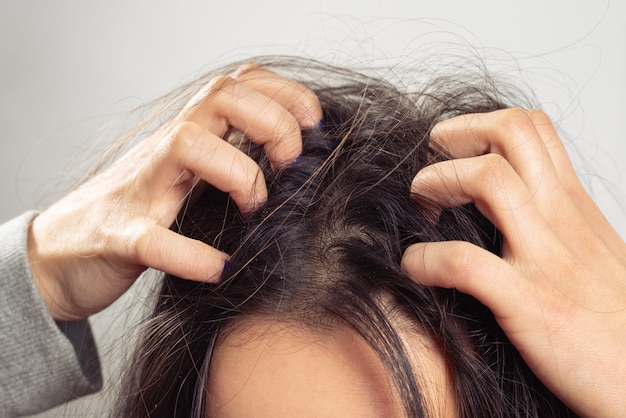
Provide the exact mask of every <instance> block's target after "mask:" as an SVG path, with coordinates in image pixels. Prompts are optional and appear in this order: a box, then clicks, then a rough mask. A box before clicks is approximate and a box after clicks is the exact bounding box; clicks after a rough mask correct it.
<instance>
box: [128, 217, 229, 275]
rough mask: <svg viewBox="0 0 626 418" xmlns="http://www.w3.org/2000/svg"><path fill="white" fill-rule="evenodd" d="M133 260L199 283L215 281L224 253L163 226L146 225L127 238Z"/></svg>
mask: <svg viewBox="0 0 626 418" xmlns="http://www.w3.org/2000/svg"><path fill="white" fill-rule="evenodd" d="M130 243H131V245H133V247H134V254H135V256H136V260H134V261H135V262H136V263H138V264H141V265H143V266H146V267H151V268H154V269H156V270H160V271H163V272H165V273H168V274H172V275H174V276H178V277H181V278H184V279H188V280H194V281H199V282H213V283H214V282H217V281H219V280H220V278H221V274H222V271H223V269H224V263H226V261H227V260H228V255H226V254H225V253H223V252H221V251H218V250H216V249H215V248H213V247H210V246H208V245H206V244H204V243H203V242H200V241H197V240H193V239H191V238H186V237H184V236H182V235H179V234H177V233H176V232H174V231H171V230H169V229H167V228H163V227H160V226H157V225H149V226H147V227H145V228H143V229H142V230H141V232H140V233H138V234H137V236H136V237H135V239H133V240H131V241H130Z"/></svg>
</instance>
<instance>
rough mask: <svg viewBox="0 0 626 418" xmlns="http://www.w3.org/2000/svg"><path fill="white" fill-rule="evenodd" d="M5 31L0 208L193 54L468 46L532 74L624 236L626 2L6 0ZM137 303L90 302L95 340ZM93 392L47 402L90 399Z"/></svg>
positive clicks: (189, 74) (34, 187) (347, 54)
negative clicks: (95, 311)
mask: <svg viewBox="0 0 626 418" xmlns="http://www.w3.org/2000/svg"><path fill="white" fill-rule="evenodd" d="M0 34H1V36H0V57H1V65H0V128H1V131H0V132H1V134H0V141H1V142H0V143H1V148H0V149H1V152H0V191H1V193H2V196H3V198H2V200H1V202H2V203H1V204H0V222H1V221H4V220H7V219H9V218H11V217H13V216H15V215H17V214H19V213H21V212H22V211H24V210H26V209H28V208H35V207H38V208H41V207H44V206H45V205H46V204H47V203H49V202H50V201H52V200H53V199H54V198H55V197H56V196H58V195H59V193H62V191H63V190H64V188H66V187H67V186H68V185H70V184H71V183H70V180H71V179H72V178H74V177H75V174H74V171H73V170H74V168H75V166H76V165H77V162H78V161H80V160H81V158H82V157H81V155H83V152H84V151H85V150H87V149H88V148H89V147H90V144H92V143H93V141H94V139H95V138H96V137H98V136H99V134H98V129H99V127H100V126H102V125H104V124H106V123H107V122H109V121H110V120H111V119H113V117H114V116H116V115H119V114H120V113H123V112H125V111H128V110H129V109H132V108H134V107H135V106H138V105H140V104H142V103H144V102H146V101H148V100H150V99H152V98H155V97H156V96H158V95H159V94H162V93H165V92H167V91H168V90H170V89H172V88H174V87H176V86H177V85H179V84H181V83H182V82H183V81H187V80H190V79H191V78H193V76H194V75H198V74H200V73H201V70H202V69H203V68H211V67H214V66H215V65H217V64H223V63H226V62H229V61H232V60H233V59H240V58H244V57H246V56H251V55H258V54H268V53H289V54H300V55H307V56H312V57H315V58H319V59H323V60H330V61H333V62H334V63H337V64H341V63H342V62H348V61H358V62H361V63H367V62H377V63H380V62H382V61H380V60H388V61H389V62H397V61H401V62H407V57H410V59H414V60H418V59H419V58H420V54H421V55H422V56H425V57H426V56H427V57H428V59H431V60H432V59H433V54H436V53H437V52H450V53H462V52H463V51H466V52H467V53H469V54H470V55H475V56H477V57H478V58H480V59H484V60H485V61H486V62H487V64H488V65H489V67H491V68H494V69H498V70H501V69H505V70H506V69H508V70H510V73H511V74H512V76H513V77H520V78H521V79H522V81H524V82H525V83H527V84H530V85H532V86H533V87H534V89H535V92H536V94H537V96H538V97H539V99H540V102H541V103H542V105H543V106H544V108H545V109H546V110H547V111H548V112H549V113H550V115H551V116H552V117H553V118H554V120H555V121H556V122H557V123H558V125H559V126H560V128H561V129H562V130H563V131H564V132H565V133H566V134H567V135H566V137H567V138H568V146H569V147H570V149H571V150H572V152H573V153H575V154H576V155H577V157H576V158H575V161H576V164H577V166H578V169H579V173H580V174H581V176H582V177H583V179H584V181H585V183H586V184H587V185H588V186H589V188H590V190H591V191H592V193H593V195H594V197H595V198H596V199H597V201H598V202H599V204H600V206H601V208H602V209H603V211H604V212H605V214H606V215H607V216H608V217H609V219H610V220H611V222H612V223H613V224H614V225H615V227H616V228H617V230H618V231H619V232H620V234H621V235H622V236H623V237H626V219H624V216H623V212H624V211H623V209H622V208H623V207H624V193H625V191H626V186H624V185H623V181H624V175H625V172H626V169H624V162H623V159H624V156H625V155H626V135H625V134H626V132H625V128H624V121H625V119H626V104H625V103H626V82H625V76H626V2H621V1H614V2H608V1H606V0H605V1H594V2H591V1H583V0H577V1H565V0H560V1H551V2H550V1H547V0H526V1H501V0H499V1H467V0H456V1H455V0H448V1H439V0H437V1H432V0H431V1H429V2H425V1H417V0H412V1H390V0H378V1H375V0H369V1H368V0H359V1H356V0H355V1H349V0H348V1H341V0H311V1H307V2H301V1H294V0H286V1H268V0H265V1H219V2H214V1H210V2H209V1H204V2H202V1H176V2H174V1H163V0H160V1H154V0H153V1H148V0H144V1H120V0H115V1H107V2H96V1H91V2H89V1H79V0H75V1H70V0H56V1H44V0H38V1H29V0H22V1H18V0H15V1H7V0H3V1H2V2H1V3H0ZM408 62H410V60H408ZM116 120H117V121H118V123H120V122H119V121H120V120H121V121H123V120H124V119H123V117H122V118H121V119H120V117H119V116H116ZM77 221H78V220H77ZM136 303H137V299H136V298H135V299H134V300H128V298H126V300H125V301H122V302H121V304H118V305H119V306H122V308H119V306H118V308H115V307H114V309H112V310H110V311H108V312H105V313H104V314H102V315H100V316H99V317H98V318H96V321H95V323H96V332H97V334H98V335H97V337H98V339H99V340H100V341H101V342H102V343H103V348H102V351H103V353H104V354H105V355H106V356H109V357H116V355H115V354H112V353H113V351H111V349H109V348H108V346H106V344H105V342H108V341H109V340H111V338H112V337H111V336H112V335H116V332H117V328H119V327H121V325H119V316H118V314H117V312H119V311H120V310H121V311H122V312H127V309H128V307H129V306H131V305H134V304H136ZM116 309H117V310H116ZM125 315H127V313H126V314H125ZM116 321H117V322H116ZM122 322H123V325H126V324H127V321H126V320H124V321H122ZM118 325H119V327H118ZM107 333H108V334H107ZM96 400H97V398H96ZM93 402H95V400H93V399H90V400H88V401H87V402H82V403H79V404H74V405H71V406H65V407H62V408H60V409H57V410H56V411H53V412H50V413H48V414H46V415H45V416H85V415H98V414H99V412H102V408H104V407H103V406H94V405H96V404H92V403H93ZM89 404H91V406H89ZM85 408H87V409H85ZM86 411H87V412H86Z"/></svg>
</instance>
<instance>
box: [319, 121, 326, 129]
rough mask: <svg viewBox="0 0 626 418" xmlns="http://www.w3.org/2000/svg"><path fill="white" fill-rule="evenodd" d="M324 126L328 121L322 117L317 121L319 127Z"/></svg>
mask: <svg viewBox="0 0 626 418" xmlns="http://www.w3.org/2000/svg"><path fill="white" fill-rule="evenodd" d="M324 126H326V122H324V119H320V121H319V122H317V127H318V128H323V127H324Z"/></svg>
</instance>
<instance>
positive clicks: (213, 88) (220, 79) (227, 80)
mask: <svg viewBox="0 0 626 418" xmlns="http://www.w3.org/2000/svg"><path fill="white" fill-rule="evenodd" d="M234 83H236V80H235V79H234V78H233V77H231V76H229V75H226V74H220V75H218V76H215V77H213V78H212V79H211V81H209V84H208V86H207V88H206V94H205V96H208V95H210V94H215V93H216V92H219V91H221V90H224V89H225V88H227V87H229V86H232V85H233V84H234Z"/></svg>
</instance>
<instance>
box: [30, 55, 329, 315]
mask: <svg viewBox="0 0 626 418" xmlns="http://www.w3.org/2000/svg"><path fill="white" fill-rule="evenodd" d="M321 117H322V113H321V108H320V105H319V102H318V100H317V97H316V96H315V94H314V93H313V92H312V91H311V90H309V89H308V88H306V87H305V86H304V85H302V84H300V83H297V82H295V81H293V80H289V79H286V78H284V77H281V76H279V75H277V74H274V73H272V72H270V71H268V70H266V69H264V68H262V67H259V66H256V65H253V64H250V65H246V66H244V67H242V68H240V69H239V70H238V71H237V72H236V73H235V74H233V75H230V76H226V75H225V76H219V77H217V78H215V79H213V80H212V81H211V82H210V83H209V84H208V85H206V86H205V87H204V88H203V89H201V91H199V92H198V93H197V94H196V95H195V96H194V97H193V98H192V99H191V101H190V102H189V103H188V104H187V105H186V106H185V108H184V109H183V110H182V111H181V112H180V114H178V115H177V116H176V117H175V118H174V119H173V120H172V121H170V122H168V123H167V124H166V125H164V126H163V127H161V129H159V130H158V131H157V132H156V133H155V134H153V135H152V136H150V137H149V138H147V139H145V140H144V141H142V142H141V143H140V144H138V145H137V146H136V147H134V148H133V149H131V150H130V151H129V152H128V153H127V154H126V155H124V156H123V157H122V158H121V159H119V160H118V161H116V162H115V163H114V164H113V165H112V166H111V167H109V168H108V169H107V170H106V171H104V172H102V173H100V174H99V175H97V176H95V177H93V178H92V179H90V180H89V181H87V182H86V183H84V184H83V185H81V186H80V187H79V188H77V189H76V190H74V191H72V192H71V193H69V194H68V195H67V196H65V197H63V198H62V199H60V200H59V201H57V202H56V203H55V204H53V205H52V206H51V207H50V208H48V209H47V210H45V211H44V212H43V213H41V214H40V215H39V216H38V217H37V218H35V220H34V221H33V223H32V225H31V227H30V230H29V238H28V258H29V261H30V265H31V268H32V271H33V276H34V280H35V283H36V285H37V288H38V290H39V292H40V293H41V296H42V298H43V301H44V303H45V304H46V306H47V308H48V310H49V311H50V313H51V314H52V316H53V318H54V319H56V320H60V321H72V320H79V319H82V318H85V317H87V316H88V315H91V314H93V313H95V312H98V311H100V310H102V309H104V308H105V307H107V306H108V305H110V304H111V303H113V301H115V300H116V299H117V298H118V297H119V296H121V295H122V293H124V292H125V291H126V290H127V289H128V288H129V287H130V286H131V285H132V283H133V282H134V281H135V280H136V279H137V277H138V276H139V275H140V274H141V273H142V272H143V271H144V270H145V269H146V268H147V267H151V268H155V269H157V270H161V271H164V272H167V273H170V274H173V275H177V276H180V277H183V278H186V279H190V280H196V281H217V280H219V278H220V274H221V272H222V269H223V266H224V263H225V261H226V260H227V258H228V255H226V254H224V253H222V252H221V251H218V250H216V249H215V248H212V247H210V246H209V245H206V244H204V243H202V242H200V241H196V240H192V239H189V238H186V237H183V236H182V235H179V234H177V233H176V232H174V231H171V230H170V229H169V227H170V225H172V223H173V222H174V220H175V218H176V216H177V214H178V212H179V211H180V210H181V208H182V205H183V203H184V202H185V199H186V198H187V196H189V193H190V192H191V190H192V188H193V187H194V185H195V184H197V182H198V181H199V180H204V181H205V182H207V183H209V184H211V185H213V186H215V187H217V188H218V189H220V190H222V191H224V192H228V193H230V195H231V197H232V198H233V200H234V201H235V202H236V203H237V205H238V207H239V209H240V210H241V211H242V212H244V213H246V212H249V211H252V210H254V209H256V208H257V207H258V206H259V205H261V204H263V203H264V202H265V200H266V199H267V188H266V185H265V180H264V178H263V174H262V173H261V171H260V168H259V167H258V165H257V164H256V163H255V162H254V161H253V160H252V159H250V158H249V157H248V156H247V155H245V154H244V153H243V152H241V151H240V150H238V149H237V148H235V147H234V146H232V145H231V144H229V143H228V142H226V141H224V139H223V136H224V135H225V134H226V133H227V131H228V130H229V129H230V128H234V129H237V130H239V131H241V132H245V134H246V136H247V137H248V138H250V139H251V140H252V141H254V142H255V143H258V144H261V145H263V146H264V149H265V151H266V153H267V155H268V158H269V159H270V162H271V164H272V166H273V167H275V168H276V167H281V166H284V165H288V164H291V163H292V162H293V161H294V160H295V159H296V158H297V157H298V156H299V155H300V152H301V150H302V138H301V129H305V128H311V127H314V126H317V124H318V122H319V120H320V119H321Z"/></svg>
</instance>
